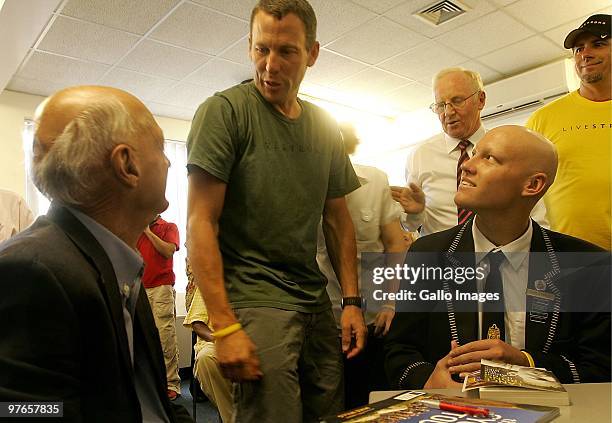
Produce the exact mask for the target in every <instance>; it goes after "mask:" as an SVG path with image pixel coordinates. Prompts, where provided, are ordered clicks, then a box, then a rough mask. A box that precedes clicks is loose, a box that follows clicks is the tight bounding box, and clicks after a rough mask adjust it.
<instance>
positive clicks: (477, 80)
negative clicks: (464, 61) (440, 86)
mask: <svg viewBox="0 0 612 423" xmlns="http://www.w3.org/2000/svg"><path fill="white" fill-rule="evenodd" d="M449 73H462V74H464V75H465V76H466V77H467V78H468V79H469V80H470V81H472V84H473V85H474V89H475V90H480V91H483V90H484V84H483V83H482V77H481V76H480V74H479V73H478V72H476V71H472V70H467V69H465V68H462V67H455V68H446V69H442V70H441V71H440V72H438V73H437V74H436V75H435V76H434V77H433V80H432V82H433V84H432V85H433V86H434V87H435V86H436V84H437V83H438V81H439V80H440V79H442V77H443V76H445V75H448V74H449Z"/></svg>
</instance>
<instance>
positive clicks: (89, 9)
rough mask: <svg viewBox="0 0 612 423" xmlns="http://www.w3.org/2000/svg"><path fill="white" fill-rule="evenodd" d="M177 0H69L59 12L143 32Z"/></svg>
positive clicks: (125, 29)
mask: <svg viewBox="0 0 612 423" xmlns="http://www.w3.org/2000/svg"><path fill="white" fill-rule="evenodd" d="M178 2H179V0H129V1H127V0H70V1H69V2H68V4H66V6H64V8H63V9H62V14H64V15H68V16H73V17H75V18H80V19H84V20H86V21H90V22H95V23H98V24H100V25H104V26H108V27H111V28H116V29H122V30H124V31H129V32H134V33H136V34H144V33H146V32H147V31H148V30H149V29H151V28H152V27H153V25H154V24H155V23H156V22H157V21H159V20H160V19H161V18H162V17H163V16H165V15H166V14H167V13H168V12H169V11H170V10H171V9H172V7H174V6H175V5H176V4H177V3H178Z"/></svg>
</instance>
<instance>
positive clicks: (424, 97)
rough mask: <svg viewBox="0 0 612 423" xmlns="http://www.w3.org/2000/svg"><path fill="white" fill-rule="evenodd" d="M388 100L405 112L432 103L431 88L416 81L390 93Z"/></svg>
mask: <svg viewBox="0 0 612 423" xmlns="http://www.w3.org/2000/svg"><path fill="white" fill-rule="evenodd" d="M387 97H388V101H390V102H391V104H392V105H393V106H394V107H395V108H397V109H400V110H402V111H403V112H410V111H413V110H416V109H420V108H422V107H427V105H429V104H430V103H431V98H432V94H431V89H430V88H428V87H426V86H424V85H422V84H420V83H418V82H415V83H413V84H410V85H406V86H405V87H402V88H400V89H398V90H395V91H392V92H390V93H389V95H388V96H387Z"/></svg>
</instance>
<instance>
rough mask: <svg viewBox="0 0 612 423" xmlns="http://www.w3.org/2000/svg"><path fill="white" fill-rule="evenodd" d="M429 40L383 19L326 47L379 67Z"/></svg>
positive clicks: (376, 20)
mask: <svg viewBox="0 0 612 423" xmlns="http://www.w3.org/2000/svg"><path fill="white" fill-rule="evenodd" d="M426 40H427V38H425V37H423V36H421V35H419V34H417V33H416V32H414V31H411V30H409V29H406V28H404V27H403V26H401V25H399V24H396V23H395V22H393V21H391V20H389V19H387V18H384V17H381V18H378V19H375V20H373V21H370V22H368V23H366V24H365V25H362V26H360V27H359V28H358V29H354V30H352V31H350V32H348V33H346V34H345V35H343V36H342V37H341V38H339V39H338V40H336V41H334V42H333V43H331V44H328V45H327V48H329V49H330V50H333V51H336V52H338V53H341V54H344V55H347V56H351V57H354V58H357V59H359V60H363V61H364V62H366V63H370V64H376V63H378V62H380V61H381V60H384V59H388V58H389V57H391V56H394V55H396V54H397V53H398V52H402V51H405V50H408V49H410V48H412V47H414V46H416V45H417V44H420V43H422V42H424V41H426Z"/></svg>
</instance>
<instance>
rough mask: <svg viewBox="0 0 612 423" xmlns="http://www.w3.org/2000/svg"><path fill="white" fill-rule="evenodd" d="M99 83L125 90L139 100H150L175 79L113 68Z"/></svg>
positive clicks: (173, 82) (174, 82) (168, 86)
mask: <svg viewBox="0 0 612 423" xmlns="http://www.w3.org/2000/svg"><path fill="white" fill-rule="evenodd" d="M100 83H101V84H102V85H108V86H111V87H117V88H120V89H122V90H125V91H127V92H129V93H132V94H133V95H135V96H136V97H138V98H139V99H141V100H152V99H153V98H155V97H157V95H158V94H159V93H160V92H164V91H166V90H167V89H168V88H170V87H171V86H172V85H174V84H176V81H173V80H171V79H165V78H158V77H156V76H150V75H145V74H142V73H138V72H134V71H131V70H128V69H120V68H115V69H113V70H111V71H110V72H109V73H108V75H106V76H104V78H102V80H101V81H100Z"/></svg>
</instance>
